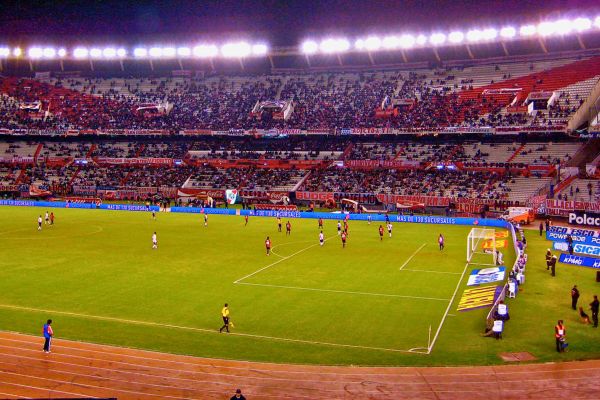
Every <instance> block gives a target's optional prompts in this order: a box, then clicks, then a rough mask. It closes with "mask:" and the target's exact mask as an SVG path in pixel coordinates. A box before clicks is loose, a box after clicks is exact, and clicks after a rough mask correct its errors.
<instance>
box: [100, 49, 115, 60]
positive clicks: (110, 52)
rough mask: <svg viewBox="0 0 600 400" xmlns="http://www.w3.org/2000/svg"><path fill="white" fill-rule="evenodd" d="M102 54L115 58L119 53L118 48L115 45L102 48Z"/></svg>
mask: <svg viewBox="0 0 600 400" xmlns="http://www.w3.org/2000/svg"><path fill="white" fill-rule="evenodd" d="M102 55H103V56H104V57H106V58H113V57H115V56H116V55H117V50H115V48H114V47H107V48H105V49H104V50H102Z"/></svg>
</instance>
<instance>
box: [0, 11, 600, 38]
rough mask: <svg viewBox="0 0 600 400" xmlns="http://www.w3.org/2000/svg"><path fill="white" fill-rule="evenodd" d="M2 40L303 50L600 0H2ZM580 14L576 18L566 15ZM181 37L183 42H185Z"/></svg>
mask: <svg viewBox="0 0 600 400" xmlns="http://www.w3.org/2000/svg"><path fill="white" fill-rule="evenodd" d="M0 2H1V3H0V35H2V37H4V38H7V37H8V38H15V39H17V38H28V39H29V40H32V39H33V40H40V38H44V39H45V40H46V41H57V40H63V41H65V40H69V41H70V40H75V41H77V40H78V39H82V40H96V41H97V40H106V39H108V38H110V39H112V40H116V39H118V40H119V41H123V42H128V43H134V42H136V41H144V42H146V43H147V42H148V40H151V39H150V37H152V36H155V35H158V36H157V37H156V40H160V41H163V40H165V39H164V38H165V37H171V38H173V41H174V42H176V43H182V42H184V43H185V42H190V41H191V42H193V41H195V40H201V39H211V40H215V41H218V42H222V41H224V40H227V39H232V38H238V37H241V38H248V39H264V40H267V41H268V42H269V43H271V44H272V45H295V44H298V43H299V42H301V41H302V40H303V39H305V38H309V37H316V38H322V37H323V36H326V35H330V34H339V35H348V36H350V37H355V36H358V35H361V36H362V35H365V34H369V33H378V34H386V33H398V32H410V33H421V32H423V33H428V32H430V31H431V30H433V29H452V28H455V27H456V28H469V27H476V26H486V25H487V24H490V23H492V22H493V25H494V26H496V27H497V26H500V25H502V24H504V23H510V22H512V23H515V24H518V23H519V22H525V21H538V20H539V19H540V17H550V18H552V17H557V16H564V15H566V16H572V15H576V16H588V17H590V18H593V17H595V16H596V15H597V14H596V13H598V12H600V2H598V1H590V0H588V1H583V0H561V1H557V0H545V1H544V0H505V1H484V0H479V1H477V0H438V1H427V0H423V1H393V0H388V1H380V0H372V1H355V0H346V1H341V0H320V1H313V0H304V1H296V0H287V1H275V0H262V1H241V0H240V1H230V0H222V1H192V0H171V1H169V0H163V1H141V0H139V1H132V0H120V1H113V0H105V1H101V0H95V1H93V0H89V1H75V0H54V1H16V0H4V1H2V0H0ZM569 11H574V13H572V14H565V13H566V12H569ZM176 38H179V40H177V39H176Z"/></svg>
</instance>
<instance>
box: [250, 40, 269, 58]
mask: <svg viewBox="0 0 600 400" xmlns="http://www.w3.org/2000/svg"><path fill="white" fill-rule="evenodd" d="M268 51H269V48H268V47H267V45H266V44H263V43H258V44H255V45H254V46H252V55H254V56H264V55H266V54H267V52H268Z"/></svg>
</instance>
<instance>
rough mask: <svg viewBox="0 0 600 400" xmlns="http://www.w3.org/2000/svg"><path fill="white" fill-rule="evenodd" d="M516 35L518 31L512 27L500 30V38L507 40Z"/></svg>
mask: <svg viewBox="0 0 600 400" xmlns="http://www.w3.org/2000/svg"><path fill="white" fill-rule="evenodd" d="M516 34H517V30H516V29H515V28H513V27H512V26H505V27H504V28H502V29H500V36H501V37H503V38H505V39H512V38H514V37H515V35H516Z"/></svg>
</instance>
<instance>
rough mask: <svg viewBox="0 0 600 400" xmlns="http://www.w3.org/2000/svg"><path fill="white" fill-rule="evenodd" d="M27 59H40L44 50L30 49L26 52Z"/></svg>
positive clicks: (39, 48)
mask: <svg viewBox="0 0 600 400" xmlns="http://www.w3.org/2000/svg"><path fill="white" fill-rule="evenodd" d="M27 55H28V56H29V58H42V56H43V55H44V50H43V49H42V48H41V47H32V48H30V49H29V50H28V51H27Z"/></svg>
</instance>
